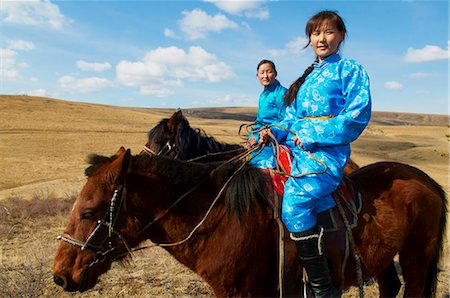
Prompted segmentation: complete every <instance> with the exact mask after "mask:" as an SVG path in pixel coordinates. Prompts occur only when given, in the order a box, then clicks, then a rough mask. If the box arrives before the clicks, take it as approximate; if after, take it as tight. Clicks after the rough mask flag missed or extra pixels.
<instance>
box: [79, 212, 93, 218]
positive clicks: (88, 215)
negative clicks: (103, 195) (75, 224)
mask: <svg viewBox="0 0 450 298" xmlns="http://www.w3.org/2000/svg"><path fill="white" fill-rule="evenodd" d="M93 217H94V212H92V211H88V212H85V213H83V214H82V215H81V219H92V218H93Z"/></svg>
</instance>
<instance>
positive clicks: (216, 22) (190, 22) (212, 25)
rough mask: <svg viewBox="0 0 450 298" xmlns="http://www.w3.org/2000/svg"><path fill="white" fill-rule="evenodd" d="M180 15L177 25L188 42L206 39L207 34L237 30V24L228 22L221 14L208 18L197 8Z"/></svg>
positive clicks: (208, 16)
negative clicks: (181, 16)
mask: <svg viewBox="0 0 450 298" xmlns="http://www.w3.org/2000/svg"><path fill="white" fill-rule="evenodd" d="M182 14H183V18H182V19H180V20H178V24H179V27H180V30H181V31H182V32H183V33H184V34H185V36H186V38H187V39H190V40H196V39H202V38H206V35H207V34H208V33H209V32H220V31H222V30H224V29H238V28H239V26H238V24H236V23H235V22H233V21H231V20H229V19H228V18H227V17H226V16H224V15H223V14H216V15H214V16H210V15H208V14H207V13H206V12H204V11H203V10H201V9H198V8H197V9H193V10H192V11H183V12H182Z"/></svg>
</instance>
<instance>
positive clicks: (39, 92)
mask: <svg viewBox="0 0 450 298" xmlns="http://www.w3.org/2000/svg"><path fill="white" fill-rule="evenodd" d="M25 94H28V95H31V96H41V97H45V96H47V95H48V93H47V90H45V89H42V88H41V89H35V90H31V91H28V92H25Z"/></svg>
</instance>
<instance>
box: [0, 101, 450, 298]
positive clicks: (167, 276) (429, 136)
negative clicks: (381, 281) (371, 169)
mask: <svg viewBox="0 0 450 298" xmlns="http://www.w3.org/2000/svg"><path fill="white" fill-rule="evenodd" d="M173 111H174V110H172V109H153V108H152V109H144V108H124V107H113V106H104V105H95V104H91V103H78V102H69V101H64V100H57V99H50V98H40V97H28V96H7V95H0V178H1V179H0V296H2V297H4V296H42V297H55V296H59V297H97V296H107V297H125V296H126V297H173V296H177V297H178V296H183V297H205V296H206V297H208V296H211V292H210V290H209V288H208V287H207V286H206V285H205V284H204V283H203V282H202V280H201V279H200V278H198V277H197V276H195V275H194V274H192V273H191V272H190V271H189V270H188V269H186V268H184V267H183V266H181V265H180V264H178V263H177V262H176V261H175V260H174V259H173V258H171V257H170V256H168V255H167V254H166V253H165V251H163V250H161V249H158V248H157V249H152V250H148V251H144V252H141V253H139V254H137V255H136V257H135V259H134V261H133V262H132V263H131V264H128V265H126V266H121V265H120V264H115V265H114V267H113V268H112V269H111V270H110V272H108V273H107V274H106V275H104V276H102V277H101V280H100V282H99V283H98V284H97V285H96V286H95V288H94V289H92V290H90V291H88V292H86V293H84V294H71V295H69V294H66V293H63V292H62V291H61V289H59V288H58V287H57V286H56V285H54V284H53V282H52V277H51V266H52V258H53V254H54V251H55V248H56V245H57V242H56V240H55V237H56V235H58V234H60V233H61V232H62V230H63V228H64V225H65V218H66V216H67V213H68V212H69V210H70V206H71V204H72V202H73V200H74V198H75V197H76V195H77V192H78V191H79V189H80V188H81V186H82V184H83V183H84V181H85V178H84V175H83V170H84V168H85V166H86V164H85V158H86V156H87V155H88V154H89V153H91V152H96V153H99V154H104V155H111V154H113V153H115V152H116V150H117V149H118V148H119V147H120V146H124V147H127V148H131V149H132V152H133V153H138V152H139V151H140V150H141V148H142V145H143V144H144V143H145V141H146V138H147V132H148V130H149V129H150V128H151V127H153V126H154V125H155V124H156V123H157V122H159V120H161V119H162V118H163V117H168V116H169V115H171V114H172V113H173ZM183 112H184V114H185V115H186V116H187V117H188V119H189V121H190V123H191V125H192V126H193V127H200V128H202V129H204V130H205V131H206V132H207V133H208V134H210V135H212V136H214V137H216V138H217V139H218V140H220V141H224V142H234V143H237V142H240V141H241V140H240V138H239V137H238V135H237V131H238V128H239V126H240V125H241V124H242V123H245V122H247V123H248V122H251V121H252V120H253V119H254V115H255V112H256V108H254V107H249V108H214V109H206V108H205V109H192V110H191V109H187V110H183ZM448 123H449V121H448V116H447V115H423V114H403V113H388V112H375V113H374V116H373V120H372V122H371V124H370V125H369V127H368V129H367V130H366V131H365V132H364V134H363V136H362V137H361V138H360V139H359V140H358V141H356V142H355V143H354V144H353V145H352V158H353V159H354V160H355V161H356V162H357V163H358V164H360V165H366V164H370V163H373V162H376V161H381V160H393V161H400V162H404V163H408V164H411V165H414V166H416V167H419V168H420V169H422V170H424V171H425V172H427V173H428V174H429V175H430V176H431V177H432V178H434V179H435V180H436V181H438V182H439V183H440V184H441V185H442V186H443V187H444V189H445V190H446V191H447V193H448V191H449V155H448V154H449V152H448V145H449V126H448ZM447 235H448V232H447ZM447 239H448V237H447ZM449 260H450V259H449V249H448V240H447V241H446V249H445V253H444V259H443V262H442V263H441V266H440V267H441V269H442V272H441V273H440V275H439V279H440V280H439V282H438V293H439V296H438V297H442V296H443V295H445V294H447V295H448V293H449V292H450V290H449V284H450V283H449V279H450V274H449V271H450V268H449V267H450V266H449V264H448V261H449ZM366 291H367V296H368V297H372V296H373V295H376V285H372V286H367V287H366ZM356 296H357V291H356V290H355V289H352V290H350V291H349V292H348V293H346V294H345V297H356Z"/></svg>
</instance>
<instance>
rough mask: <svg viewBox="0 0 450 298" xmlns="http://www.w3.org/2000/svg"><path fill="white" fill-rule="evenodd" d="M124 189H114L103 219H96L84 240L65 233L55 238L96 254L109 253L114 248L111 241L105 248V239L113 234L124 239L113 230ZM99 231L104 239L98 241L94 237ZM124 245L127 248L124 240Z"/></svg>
mask: <svg viewBox="0 0 450 298" xmlns="http://www.w3.org/2000/svg"><path fill="white" fill-rule="evenodd" d="M125 190H126V189H125V187H123V186H119V187H117V188H116V189H115V190H114V194H113V196H112V198H111V201H110V203H109V207H108V210H107V211H106V213H105V215H104V216H103V219H102V220H98V221H97V225H96V226H95V228H94V230H93V231H92V232H91V234H90V235H89V236H88V237H87V239H86V241H85V242H82V241H79V240H76V239H74V238H72V237H71V236H70V235H67V234H63V235H60V236H58V237H57V238H56V239H57V240H62V241H64V242H67V243H69V244H72V245H74V246H78V247H80V248H81V250H85V249H89V250H91V251H92V252H93V253H95V254H96V255H98V254H100V255H102V256H106V255H108V254H109V253H111V252H112V251H113V250H114V249H115V248H113V247H112V243H111V242H109V243H108V245H109V247H106V248H105V247H104V243H105V241H106V240H108V239H111V238H112V236H113V234H114V235H116V236H117V237H118V238H119V239H121V240H122V241H125V239H124V238H123V237H122V235H120V233H118V232H117V231H115V230H114V224H115V222H116V219H117V218H116V217H117V215H118V210H117V209H118V208H120V204H121V202H122V200H121V199H122V196H124V195H125V193H126V191H125ZM105 227H106V228H107V231H108V232H107V233H106V230H105V229H104V228H105ZM102 228H103V229H102ZM99 231H102V232H103V233H104V234H105V235H104V239H102V240H101V241H98V240H97V239H96V237H99V236H100V237H101V236H102V235H101V234H99ZM95 240H97V241H98V243H95V242H94V244H93V243H92V242H93V241H95ZM124 245H125V246H126V247H127V249H128V245H127V244H126V243H125V242H124ZM98 261H99V260H98V259H96V262H98Z"/></svg>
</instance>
